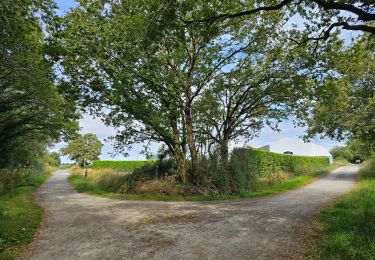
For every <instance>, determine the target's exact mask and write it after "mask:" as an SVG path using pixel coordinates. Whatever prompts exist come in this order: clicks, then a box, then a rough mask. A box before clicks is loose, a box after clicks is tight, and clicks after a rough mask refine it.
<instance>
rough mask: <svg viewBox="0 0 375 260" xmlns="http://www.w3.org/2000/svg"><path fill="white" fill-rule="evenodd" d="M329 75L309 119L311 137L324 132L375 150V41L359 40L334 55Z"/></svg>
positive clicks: (313, 104)
mask: <svg viewBox="0 0 375 260" xmlns="http://www.w3.org/2000/svg"><path fill="white" fill-rule="evenodd" d="M328 69H329V72H330V73H329V74H328V75H326V77H325V78H324V79H323V80H320V82H317V86H318V88H317V89H316V92H315V93H314V99H312V101H311V102H307V103H308V104H307V105H308V106H310V107H311V115H312V116H311V117H310V118H309V119H308V121H307V122H308V126H309V129H308V136H310V137H311V136H313V135H316V134H322V135H323V136H327V137H330V138H336V139H338V140H348V139H349V140H351V141H352V142H357V143H361V144H362V146H364V147H365V149H364V150H366V151H367V155H369V154H371V153H372V152H374V151H375V143H374V140H375V125H374V122H375V113H374V111H375V95H374V93H375V89H374V85H375V79H374V75H375V52H374V41H373V39H372V41H370V42H368V41H367V42H366V41H364V40H363V39H361V38H360V39H358V40H357V41H356V42H355V43H354V44H353V45H352V46H350V47H348V48H347V49H343V50H339V51H337V53H336V54H334V55H333V56H332V59H331V62H330V64H329V68H328Z"/></svg>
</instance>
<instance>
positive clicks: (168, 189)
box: [68, 162, 346, 201]
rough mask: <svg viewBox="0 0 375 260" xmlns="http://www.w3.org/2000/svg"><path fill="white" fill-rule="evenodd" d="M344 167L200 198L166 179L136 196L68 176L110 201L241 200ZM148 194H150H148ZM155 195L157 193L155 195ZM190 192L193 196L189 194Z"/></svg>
mask: <svg viewBox="0 0 375 260" xmlns="http://www.w3.org/2000/svg"><path fill="white" fill-rule="evenodd" d="M345 164H346V162H344V163H342V162H340V163H339V164H336V162H335V163H334V165H331V166H329V167H325V168H323V169H319V170H318V171H314V172H312V173H310V174H306V175H303V176H297V177H292V178H291V179H288V180H283V181H282V182H280V183H276V184H270V185H268V186H265V187H260V188H259V189H258V190H257V191H249V192H241V193H236V194H217V193H203V195H202V192H196V191H197V190H196V187H192V186H190V187H189V186H187V187H186V186H182V185H181V184H179V183H178V182H177V183H176V182H173V180H165V179H158V180H148V181H144V182H139V183H137V185H136V186H135V189H136V191H137V192H138V193H134V192H132V191H131V189H126V188H125V189H124V185H123V186H122V187H120V189H119V190H118V191H117V192H109V191H108V190H105V189H103V188H101V187H100V186H99V185H98V184H97V182H96V181H94V180H93V179H92V178H86V177H84V176H83V175H82V174H72V175H70V176H69V178H68V179H69V181H70V182H71V183H72V184H73V186H74V187H75V188H76V189H77V190H78V191H80V192H87V193H89V194H92V195H99V196H103V197H107V198H112V199H122V200H161V201H183V200H185V201H207V200H233V199H240V198H252V197H259V196H266V195H271V194H276V193H279V192H283V191H288V190H292V189H296V188H298V187H301V186H303V185H305V184H307V183H310V182H311V181H313V180H315V179H316V178H317V177H319V176H322V175H324V174H327V173H329V172H330V171H332V170H334V169H335V168H337V167H339V166H342V165H345ZM127 183H128V182H125V183H124V184H125V185H127ZM144 183H145V184H144ZM133 187H134V186H133ZM147 191H148V192H151V193H147ZM156 191H158V192H160V193H154V192H156ZM192 191H193V192H195V193H191V192H192ZM174 192H176V193H174ZM189 194H195V195H189Z"/></svg>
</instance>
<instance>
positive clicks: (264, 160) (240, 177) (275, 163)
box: [229, 148, 329, 192]
mask: <svg viewBox="0 0 375 260" xmlns="http://www.w3.org/2000/svg"><path fill="white" fill-rule="evenodd" d="M328 165H329V159H328V158H325V157H308V156H296V155H286V154H277V153H271V152H267V151H262V150H255V149H251V148H250V149H249V148H236V149H234V150H233V152H232V155H231V160H230V172H231V175H230V179H231V180H230V182H229V189H230V190H232V191H235V192H242V191H255V190H257V189H258V188H259V187H262V186H267V185H272V184H275V183H279V182H282V181H284V180H285V179H286V178H292V177H294V176H299V175H306V174H310V173H313V172H316V171H319V170H321V169H322V168H324V167H326V166H328Z"/></svg>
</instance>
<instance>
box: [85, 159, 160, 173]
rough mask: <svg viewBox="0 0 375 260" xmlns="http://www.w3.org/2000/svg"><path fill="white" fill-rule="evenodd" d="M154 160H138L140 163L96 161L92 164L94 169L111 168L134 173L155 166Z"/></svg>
mask: <svg viewBox="0 0 375 260" xmlns="http://www.w3.org/2000/svg"><path fill="white" fill-rule="evenodd" d="M154 162H155V161H153V160H138V161H98V160H94V161H93V162H92V168H111V169H119V170H123V171H126V172H132V171H133V170H135V169H136V168H140V167H142V166H145V165H148V164H153V163H154Z"/></svg>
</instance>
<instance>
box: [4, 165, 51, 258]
mask: <svg viewBox="0 0 375 260" xmlns="http://www.w3.org/2000/svg"><path fill="white" fill-rule="evenodd" d="M48 176H49V173H48V172H42V173H32V174H31V176H30V179H29V180H28V182H27V183H26V184H25V185H23V186H20V187H17V188H14V189H12V190H11V191H10V192H8V193H6V194H4V195H1V196H0V259H15V258H16V257H17V256H18V255H19V254H20V253H21V251H22V249H23V247H24V246H25V245H27V244H29V243H30V242H31V241H32V240H33V238H34V235H35V232H36V230H37V229H38V227H39V225H40V223H41V221H42V217H43V208H42V207H40V206H39V205H38V204H36V203H35V202H34V201H33V199H32V194H33V192H34V191H35V190H36V189H37V188H38V187H39V186H40V185H41V184H42V183H43V182H44V181H45V180H46V179H47V177H48Z"/></svg>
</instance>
